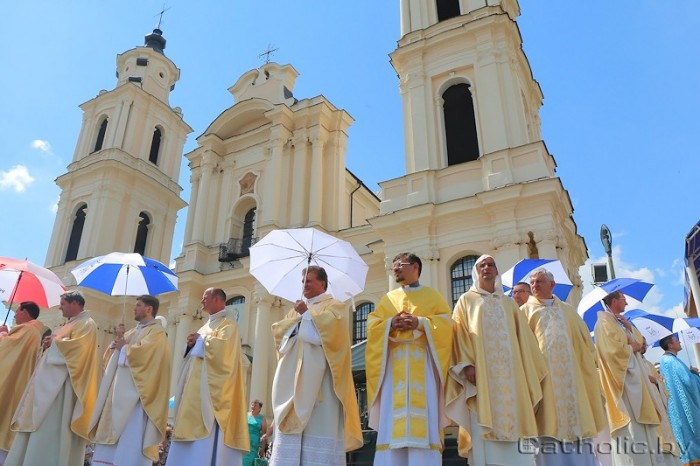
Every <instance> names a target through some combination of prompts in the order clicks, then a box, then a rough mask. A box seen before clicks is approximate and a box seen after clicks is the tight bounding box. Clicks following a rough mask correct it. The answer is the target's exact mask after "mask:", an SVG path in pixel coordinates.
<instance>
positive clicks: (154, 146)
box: [148, 128, 163, 165]
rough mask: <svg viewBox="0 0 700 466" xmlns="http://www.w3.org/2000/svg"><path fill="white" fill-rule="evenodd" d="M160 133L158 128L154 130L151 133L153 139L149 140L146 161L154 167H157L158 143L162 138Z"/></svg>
mask: <svg viewBox="0 0 700 466" xmlns="http://www.w3.org/2000/svg"><path fill="white" fill-rule="evenodd" d="M162 135H163V134H162V132H161V131H160V128H156V129H155V131H153V138H152V139H151V152H150V153H149V154H148V161H149V162H151V163H152V164H154V165H158V154H159V153H160V141H161V138H162Z"/></svg>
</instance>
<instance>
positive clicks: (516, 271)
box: [501, 259, 574, 301]
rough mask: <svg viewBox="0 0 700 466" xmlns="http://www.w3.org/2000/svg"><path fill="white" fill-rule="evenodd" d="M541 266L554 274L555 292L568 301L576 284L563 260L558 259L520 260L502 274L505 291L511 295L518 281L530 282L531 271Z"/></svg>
mask: <svg viewBox="0 0 700 466" xmlns="http://www.w3.org/2000/svg"><path fill="white" fill-rule="evenodd" d="M539 268H544V269H546V270H548V271H549V272H551V273H552V275H554V282H555V283H556V284H555V285H554V291H553V292H554V294H555V295H556V296H557V297H558V298H559V299H561V300H562V301H566V298H568V297H569V293H570V292H571V289H572V288H573V287H574V285H573V283H571V280H569V276H568V275H567V274H566V271H565V270H564V267H563V266H562V265H561V262H559V261H558V260H556V259H523V260H521V261H519V262H518V263H517V264H515V265H514V266H513V267H512V268H510V269H508V270H507V271H506V272H505V273H503V274H502V275H501V281H502V282H503V291H504V292H505V293H507V294H508V295H509V296H510V294H511V290H512V289H513V287H514V286H515V284H516V283H518V282H526V283H530V273H531V272H534V271H535V270H537V269H539Z"/></svg>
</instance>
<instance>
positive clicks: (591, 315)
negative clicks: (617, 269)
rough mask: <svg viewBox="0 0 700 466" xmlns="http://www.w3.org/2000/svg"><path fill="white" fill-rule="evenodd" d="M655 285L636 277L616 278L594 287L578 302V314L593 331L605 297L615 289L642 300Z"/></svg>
mask: <svg viewBox="0 0 700 466" xmlns="http://www.w3.org/2000/svg"><path fill="white" fill-rule="evenodd" d="M653 286H654V284H653V283H648V282H643V281H642V280H638V279H636V278H614V279H612V280H610V281H609V282H607V283H603V284H602V285H600V286H595V287H593V291H591V292H589V293H588V294H586V296H584V297H583V299H581V302H580V303H579V304H578V314H579V315H580V316H581V317H582V318H583V321H584V322H586V325H588V329H589V330H591V331H593V327H595V323H596V320H597V319H598V311H602V310H604V309H605V307H604V306H603V302H602V301H603V298H605V297H606V296H607V295H609V294H610V293H613V292H615V291H621V292H622V293H623V294H624V295H625V296H629V297H631V298H634V299H636V300H637V301H640V302H641V301H643V300H644V298H645V297H646V295H647V293H649V290H651V287H653Z"/></svg>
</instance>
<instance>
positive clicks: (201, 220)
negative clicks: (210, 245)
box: [190, 150, 216, 242]
mask: <svg viewBox="0 0 700 466" xmlns="http://www.w3.org/2000/svg"><path fill="white" fill-rule="evenodd" d="M215 163H216V154H214V153H213V152H211V151H210V150H206V151H205V152H204V155H203V156H202V161H201V176H202V178H201V180H200V182H199V190H198V194H197V201H198V203H197V204H198V205H196V206H190V208H194V209H195V211H194V212H195V214H194V225H193V228H192V240H193V241H200V242H205V238H204V231H205V229H206V228H208V227H210V225H209V224H208V223H207V213H208V212H209V211H210V210H211V209H209V205H208V203H209V195H208V194H209V192H211V189H212V173H213V170H214V164H215Z"/></svg>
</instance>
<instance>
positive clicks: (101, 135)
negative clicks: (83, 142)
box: [92, 117, 107, 152]
mask: <svg viewBox="0 0 700 466" xmlns="http://www.w3.org/2000/svg"><path fill="white" fill-rule="evenodd" d="M106 133H107V117H104V119H103V120H102V123H100V128H99V129H98V130H97V139H95V147H94V148H93V150H92V151H93V152H97V151H98V150H102V145H103V144H104V142H105V134H106Z"/></svg>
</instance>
